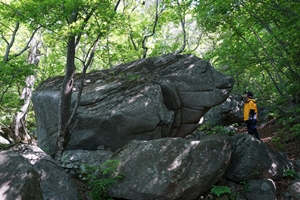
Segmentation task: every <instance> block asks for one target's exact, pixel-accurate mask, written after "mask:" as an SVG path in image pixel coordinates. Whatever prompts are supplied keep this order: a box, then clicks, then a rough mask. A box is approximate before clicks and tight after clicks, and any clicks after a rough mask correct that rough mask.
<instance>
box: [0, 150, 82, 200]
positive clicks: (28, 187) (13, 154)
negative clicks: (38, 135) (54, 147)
mask: <svg viewBox="0 0 300 200" xmlns="http://www.w3.org/2000/svg"><path fill="white" fill-rule="evenodd" d="M0 175H1V176H0V199H3V200H15V199H35V200H39V199H41V200H42V199H57V200H60V199H61V200H63V199H72V200H73V199H74V200H76V199H79V197H78V192H77V188H76V186H75V185H74V183H73V182H72V180H71V179H70V177H69V176H68V174H67V173H66V172H65V171H64V170H63V169H62V168H61V167H60V166H59V165H58V164H57V163H56V162H55V161H54V160H53V159H52V158H51V157H50V156H49V155H47V154H46V153H44V152H43V151H42V150H41V149H40V148H38V147H36V146H29V145H21V146H18V147H14V148H13V149H11V150H6V151H1V152H0Z"/></svg>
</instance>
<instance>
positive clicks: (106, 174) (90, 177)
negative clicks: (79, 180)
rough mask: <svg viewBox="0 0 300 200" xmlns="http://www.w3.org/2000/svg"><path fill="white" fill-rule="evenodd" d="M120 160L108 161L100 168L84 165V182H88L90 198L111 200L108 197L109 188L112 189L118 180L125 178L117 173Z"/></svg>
mask: <svg viewBox="0 0 300 200" xmlns="http://www.w3.org/2000/svg"><path fill="white" fill-rule="evenodd" d="M119 165H120V161H119V160H108V161H106V162H105V163H103V164H102V165H101V166H100V167H99V166H91V165H84V166H83V168H82V171H81V173H82V175H83V180H85V181H87V183H88V185H89V188H90V190H91V191H90V192H89V196H90V197H91V198H92V199H95V200H96V199H97V200H110V199H111V198H109V197H108V196H107V188H109V187H111V186H112V185H113V184H114V183H115V182H116V181H117V180H119V179H122V178H124V176H123V175H121V174H118V173H117V171H116V170H117V167H118V166H119Z"/></svg>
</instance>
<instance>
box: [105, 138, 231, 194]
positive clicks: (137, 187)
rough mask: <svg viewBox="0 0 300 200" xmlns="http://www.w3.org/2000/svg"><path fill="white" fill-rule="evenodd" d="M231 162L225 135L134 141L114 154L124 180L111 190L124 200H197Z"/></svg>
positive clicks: (118, 170)
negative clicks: (196, 138) (188, 138)
mask: <svg viewBox="0 0 300 200" xmlns="http://www.w3.org/2000/svg"><path fill="white" fill-rule="evenodd" d="M230 158H231V141H230V138H229V137H228V136H227V135H226V134H218V135H210V136H208V137H206V138H205V139H203V140H201V141H196V140H195V141H192V140H186V139H182V138H162V139H158V140H152V141H137V140H134V141H132V142H130V143H129V144H128V145H126V146H124V147H123V148H122V149H120V150H119V151H117V152H115V155H113V157H112V159H116V160H119V161H120V163H121V164H120V166H119V167H118V169H117V172H118V174H120V175H124V178H123V179H121V180H120V181H118V182H117V183H116V184H115V185H114V186H113V187H112V188H109V196H110V197H113V198H121V199H144V200H147V199H149V200H150V199H182V200H185V199H195V198H197V197H198V196H199V195H201V194H203V193H204V192H205V191H207V190H208V189H210V188H211V187H212V185H213V184H215V183H216V182H217V181H218V180H219V179H220V178H221V177H222V176H223V175H224V173H225V171H226V169H227V166H228V164H229V162H230Z"/></svg>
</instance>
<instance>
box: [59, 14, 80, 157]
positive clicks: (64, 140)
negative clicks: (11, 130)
mask: <svg viewBox="0 0 300 200" xmlns="http://www.w3.org/2000/svg"><path fill="white" fill-rule="evenodd" d="M70 19H71V20H70V23H72V22H75V21H76V19H77V12H76V11H74V12H73V13H72V16H71V18H70ZM75 52H76V36H75V35H72V34H71V35H70V36H69V37H68V50H67V63H66V73H65V77H64V80H63V85H62V92H61V102H60V130H59V133H58V138H57V141H56V147H55V159H56V160H60V158H61V156H62V154H63V152H64V149H65V147H66V145H67V144H68V142H69V139H70V131H69V126H70V123H71V121H70V120H71V119H70V117H71V100H72V99H71V98H72V89H73V82H74V75H75V70H76V67H75Z"/></svg>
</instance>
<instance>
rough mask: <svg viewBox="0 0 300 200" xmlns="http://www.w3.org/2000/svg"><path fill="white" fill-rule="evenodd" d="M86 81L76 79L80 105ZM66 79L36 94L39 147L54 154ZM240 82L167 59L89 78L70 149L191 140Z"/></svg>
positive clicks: (189, 58) (187, 58) (204, 66)
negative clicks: (203, 119) (202, 121)
mask: <svg viewBox="0 0 300 200" xmlns="http://www.w3.org/2000/svg"><path fill="white" fill-rule="evenodd" d="M80 81H81V79H80V75H78V76H76V77H75V82H74V88H73V96H72V105H73V106H74V105H75V102H76V99H77V95H78V88H79V86H80ZM62 82H63V77H55V78H52V79H49V80H47V81H45V82H43V83H42V84H41V85H40V86H39V87H38V88H37V89H36V90H35V91H34V93H33V97H32V101H33V104H34V110H35V114H36V121H37V135H38V140H39V141H38V144H39V146H40V147H41V148H42V149H47V150H49V151H52V152H53V151H54V146H55V142H56V139H57V133H58V127H59V124H58V121H59V120H58V119H59V102H60V95H61V86H62ZM233 84H234V80H233V79H232V78H230V77H227V76H225V75H223V74H221V73H219V72H217V71H216V70H215V69H214V68H213V67H212V66H211V64H210V63H209V62H207V61H204V60H201V59H200V58H198V57H196V56H194V55H176V54H167V55H163V56H161V57H153V58H146V59H140V60H137V61H133V62H131V63H127V64H122V65H118V66H116V67H113V68H112V69H110V70H102V71H97V72H93V73H90V74H87V75H86V77H85V79H84V88H83V93H82V98H81V101H80V105H79V108H78V110H77V114H76V116H75V119H74V120H73V123H72V124H71V126H70V131H71V138H70V141H69V144H68V146H67V149H69V150H72V149H85V150H96V149H97V147H98V146H100V145H104V146H105V147H106V148H111V149H112V150H113V151H114V150H116V149H118V148H120V147H122V146H123V145H125V144H127V143H128V142H129V141H131V140H133V139H136V140H152V139H159V138H164V137H185V136H186V135H189V134H190V133H192V132H193V131H194V130H195V129H196V128H197V126H198V122H199V120H200V118H201V117H202V116H203V115H204V114H205V113H206V112H207V111H208V110H209V109H210V108H211V107H213V106H215V105H218V104H220V103H222V102H223V101H225V99H226V98H227V97H228V96H229V93H230V91H231V89H232V86H233Z"/></svg>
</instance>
